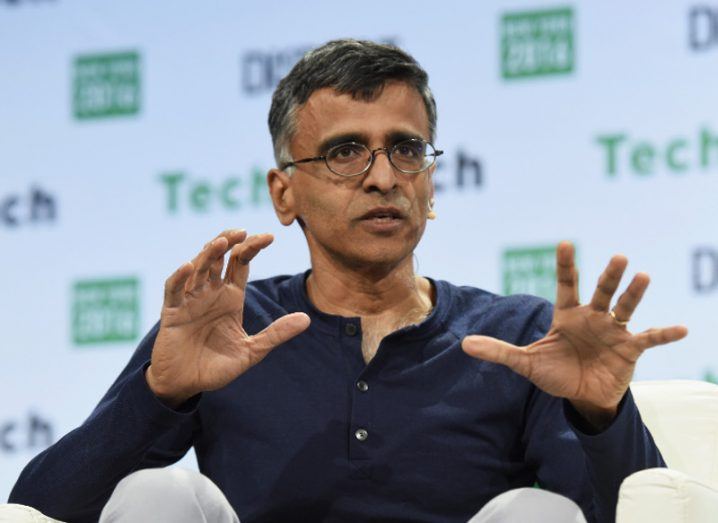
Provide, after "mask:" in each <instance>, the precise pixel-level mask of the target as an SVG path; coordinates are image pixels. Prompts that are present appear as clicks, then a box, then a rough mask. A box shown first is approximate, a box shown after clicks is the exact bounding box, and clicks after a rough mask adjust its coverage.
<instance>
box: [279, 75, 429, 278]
mask: <svg viewBox="0 0 718 523" xmlns="http://www.w3.org/2000/svg"><path fill="white" fill-rule="evenodd" d="M408 138H419V139H423V140H427V141H428V140H429V123H428V117H427V114H426V108H425V107H424V102H423V100H422V98H421V96H420V95H419V93H418V92H417V91H416V90H415V89H414V88H413V87H411V86H409V85H407V84H404V83H400V82H390V83H387V84H386V85H385V86H384V89H383V90H382V91H381V94H380V95H379V96H378V97H376V98H375V99H374V100H372V101H369V102H366V101H362V100H355V99H352V97H351V96H350V95H348V94H339V93H337V92H336V91H334V90H333V89H328V88H327V89H321V90H318V91H315V92H314V93H313V94H312V95H311V96H310V98H309V100H307V102H306V104H304V105H303V106H302V107H301V108H300V110H299V111H298V113H297V129H296V133H295V137H294V139H293V140H292V143H291V144H290V148H291V153H292V157H293V158H295V159H301V158H306V157H314V156H323V155H324V154H326V152H327V149H329V148H330V147H332V146H334V145H337V144H340V143H344V142H349V141H353V142H359V143H362V144H364V145H366V146H367V147H368V148H369V149H370V150H374V149H376V148H379V147H391V146H392V145H394V144H396V143H398V142H400V141H403V140H406V139H408ZM433 170H434V167H433V166H432V167H431V168H430V169H427V170H425V171H422V172H421V173H419V174H405V173H402V172H401V171H399V170H397V169H396V168H394V167H393V166H392V165H391V163H389V160H388V157H387V156H386V154H384V153H383V152H379V153H377V155H376V157H375V160H374V163H373V164H372V166H371V168H370V169H369V170H368V171H367V172H366V173H364V174H361V175H358V176H353V177H349V178H345V177H341V176H338V175H336V174H334V173H332V172H331V171H330V170H329V169H328V168H327V166H326V164H325V163H324V162H322V161H318V162H312V163H305V164H300V165H299V166H297V168H296V172H295V173H294V174H293V175H292V178H291V180H290V183H291V191H292V195H293V211H294V214H295V216H296V217H297V218H300V219H301V220H302V221H303V222H304V225H305V227H304V232H305V234H306V236H307V241H308V244H309V248H310V251H311V252H312V255H315V254H317V253H318V252H319V251H322V252H323V253H325V254H328V255H329V256H331V257H332V259H336V260H341V261H342V262H343V263H347V264H350V265H351V266H362V265H365V266H367V268H368V266H369V265H376V264H379V265H388V266H394V265H396V264H398V263H400V262H402V261H405V260H406V259H407V257H410V256H411V254H412V253H413V251H414V248H415V247H416V245H417V243H418V242H419V239H420V238H421V235H422V234H423V232H424V227H425V225H426V215H427V212H428V205H429V199H430V198H431V197H432V195H433V186H432V182H431V174H432V172H433Z"/></svg>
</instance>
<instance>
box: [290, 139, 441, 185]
mask: <svg viewBox="0 0 718 523" xmlns="http://www.w3.org/2000/svg"><path fill="white" fill-rule="evenodd" d="M407 142H421V143H422V144H423V145H424V146H426V145H428V146H430V147H431V148H432V149H433V151H434V152H433V153H431V154H426V155H424V157H426V156H432V157H433V159H432V161H431V163H430V164H429V165H427V166H426V167H422V168H421V169H418V170H415V171H407V170H406V169H402V168H401V167H398V166H397V165H396V164H395V163H394V161H393V160H392V159H391V155H392V154H393V152H394V150H396V148H397V147H399V146H401V145H404V144H406V143H407ZM347 145H359V146H361V147H364V149H366V150H367V151H369V154H370V156H369V161H368V162H367V164H366V166H365V167H364V169H362V170H361V171H360V172H358V173H356V174H342V173H338V172H336V171H335V170H334V169H332V168H331V167H330V166H329V160H328V158H329V156H330V154H329V153H331V152H332V151H333V150H335V149H338V148H340V147H346V146H347ZM380 151H383V152H384V154H386V156H387V158H388V159H389V163H390V164H391V165H392V167H394V168H395V169H397V170H398V171H400V172H403V173H404V174H419V173H420V172H422V171H425V170H427V169H428V168H429V167H431V166H432V165H434V164H435V163H436V159H437V158H438V157H439V156H441V155H442V154H444V151H442V150H439V149H436V148H435V147H434V144H432V143H431V142H427V141H426V140H420V139H418V138H410V139H409V140H402V141H401V142H399V143H396V144H394V145H392V146H386V147H377V148H376V149H373V150H372V149H369V148H368V147H367V146H366V145H364V144H363V143H358V142H345V143H340V144H337V145H335V146H334V147H332V148H330V149H329V150H328V151H327V154H325V155H322V156H314V157H313V158H302V159H301V160H295V161H293V162H286V163H284V164H282V167H281V169H282V170H284V169H287V168H288V167H295V166H297V165H298V164H300V163H309V162H319V161H324V164H325V165H326V166H327V169H329V170H330V171H331V172H333V173H334V174H336V175H337V176H341V177H343V178H353V177H354V176H360V175H362V174H364V173H365V172H367V171H368V170H369V169H370V168H371V166H372V165H373V164H374V159H375V157H376V154H377V153H378V152H380Z"/></svg>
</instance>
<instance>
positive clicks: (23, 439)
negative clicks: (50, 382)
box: [0, 412, 55, 454]
mask: <svg viewBox="0 0 718 523" xmlns="http://www.w3.org/2000/svg"><path fill="white" fill-rule="evenodd" d="M54 441H55V430H54V429H53V426H52V422H51V421H50V420H48V419H47V418H45V417H43V416H40V415H39V414H36V413H34V412H29V413H28V414H27V415H26V416H25V417H23V418H20V419H16V418H11V419H6V420H0V451H2V452H3V453H7V454H14V453H16V452H22V451H26V450H30V451H35V452H37V451H38V450H41V449H44V448H47V447H49V446H50V445H52V444H53V442H54Z"/></svg>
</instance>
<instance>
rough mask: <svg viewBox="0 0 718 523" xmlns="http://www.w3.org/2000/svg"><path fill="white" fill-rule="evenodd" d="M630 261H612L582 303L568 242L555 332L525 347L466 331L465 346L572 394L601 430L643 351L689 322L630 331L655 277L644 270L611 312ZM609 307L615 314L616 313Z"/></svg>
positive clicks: (679, 333)
mask: <svg viewBox="0 0 718 523" xmlns="http://www.w3.org/2000/svg"><path fill="white" fill-rule="evenodd" d="M627 264H628V260H627V259H626V257H625V256H620V255H618V256H614V257H613V258H611V261H610V262H609V264H608V266H607V267H606V269H605V270H604V271H603V274H602V275H601V277H600V278H599V280H598V285H597V287H596V291H595V292H594V294H593V298H592V299H591V303H590V304H588V305H581V304H580V303H579V297H578V273H577V271H576V268H575V266H574V249H573V245H572V244H571V243H569V242H562V243H560V244H559V246H558V248H557V250H556V273H557V279H558V288H557V296H556V305H555V309H554V315H553V321H552V323H551V328H550V330H549V332H548V334H547V335H546V336H545V337H544V338H542V339H540V340H538V341H536V342H534V343H532V344H531V345H528V346H526V347H517V346H516V345H512V344H510V343H506V342H504V341H501V340H498V339H495V338H490V337H487V336H476V335H472V336H467V337H465V338H464V340H463V341H462V344H461V345H462V348H463V349H464V351H465V352H466V353H467V354H469V355H471V356H473V357H475V358H480V359H483V360H487V361H491V362H494V363H499V364H502V365H506V366H507V367H509V368H511V369H512V370H513V371H515V372H517V373H519V374H521V375H522V376H525V377H526V378H528V379H529V380H530V381H531V382H533V383H534V384H535V385H536V386H537V387H538V388H540V389H541V390H543V391H544V392H546V393H548V394H551V395H553V396H558V397H562V398H567V399H568V400H569V401H570V402H571V403H572V405H573V406H574V407H575V408H576V410H578V412H579V413H580V414H581V415H582V416H583V417H584V418H586V420H588V421H589V422H590V423H591V424H592V425H593V426H594V427H597V428H602V427H604V426H606V425H607V424H608V423H610V421H611V420H612V419H613V417H614V416H615V414H616V412H617V407H618V404H619V402H620V401H621V398H623V396H624V394H625V393H626V390H628V386H629V384H630V382H631V377H632V376H633V370H634V368H635V366H636V361H637V360H638V358H639V357H640V356H641V354H642V353H643V351H644V350H646V349H648V348H651V347H655V346H656V345H663V344H666V343H670V342H673V341H677V340H680V339H681V338H683V337H684V336H686V335H687V334H688V329H686V327H684V326H673V327H664V328H657V329H648V330H646V331H644V332H641V333H638V334H632V333H630V332H629V331H628V329H627V328H626V324H627V323H628V321H629V320H630V319H631V316H632V315H633V312H634V311H635V309H636V307H637V306H638V304H639V302H640V301H641V298H642V297H643V293H644V292H645V290H646V288H647V287H648V283H649V278H648V275H647V274H645V273H638V274H636V275H635V276H634V278H633V281H631V283H630V285H629V286H628V288H627V289H626V291H625V292H624V293H623V294H621V296H620V297H619V298H618V301H617V302H616V305H615V307H614V308H613V309H612V310H611V309H610V305H611V300H612V298H613V295H614V293H615V292H616V289H617V288H618V285H619V283H620V281H621V277H622V276H623V272H624V271H625V269H626V265H627ZM609 311H610V312H609Z"/></svg>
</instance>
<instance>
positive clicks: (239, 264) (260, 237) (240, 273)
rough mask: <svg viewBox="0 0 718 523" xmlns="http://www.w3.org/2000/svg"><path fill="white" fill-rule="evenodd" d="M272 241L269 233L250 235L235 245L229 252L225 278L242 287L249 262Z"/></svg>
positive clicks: (246, 276) (247, 275)
mask: <svg viewBox="0 0 718 523" xmlns="http://www.w3.org/2000/svg"><path fill="white" fill-rule="evenodd" d="M273 241H274V236H272V235H271V234H257V235H254V236H250V237H249V238H247V239H246V240H245V241H244V242H242V243H240V244H239V245H235V246H234V248H233V249H232V253H231V254H230V260H229V264H228V269H227V275H226V278H225V279H226V280H227V281H228V282H230V283H233V284H235V285H238V286H240V287H241V288H244V287H245V286H246V285H247V279H248V278H249V262H250V261H252V259H253V258H254V257H255V256H256V255H257V253H259V251H261V250H262V249H264V248H266V247H267V246H269V245H270V244H271V243H272V242H273Z"/></svg>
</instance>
